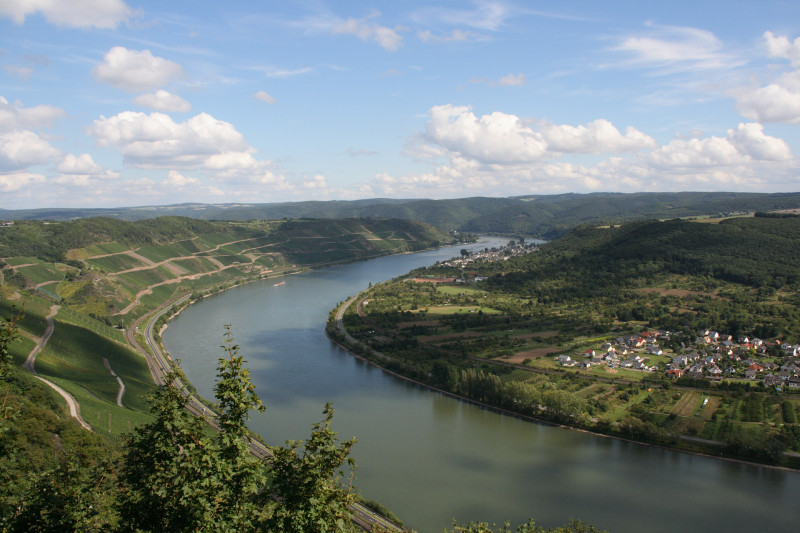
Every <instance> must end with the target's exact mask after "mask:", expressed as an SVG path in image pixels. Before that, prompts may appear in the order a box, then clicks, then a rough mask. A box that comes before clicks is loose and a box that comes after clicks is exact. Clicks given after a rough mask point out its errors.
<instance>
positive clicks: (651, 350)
mask: <svg viewBox="0 0 800 533" xmlns="http://www.w3.org/2000/svg"><path fill="white" fill-rule="evenodd" d="M645 352H647V353H649V354H650V355H661V354H662V353H664V352H663V350H661V348H659V347H658V346H656V345H655V344H651V345H650V346H648V347H647V348H646V349H645Z"/></svg>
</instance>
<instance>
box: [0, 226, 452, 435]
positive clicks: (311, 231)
mask: <svg viewBox="0 0 800 533" xmlns="http://www.w3.org/2000/svg"><path fill="white" fill-rule="evenodd" d="M4 230H8V231H4V232H3V233H1V234H0V257H4V260H5V263H6V264H7V265H13V266H16V267H17V268H6V269H4V270H2V271H1V273H2V278H0V280H2V282H3V283H2V286H0V317H8V316H11V314H12V313H13V310H14V306H15V305H16V306H17V307H23V310H24V318H23V320H22V322H21V323H20V327H21V329H22V330H23V338H22V339H20V340H19V341H17V342H15V343H14V345H13V346H12V350H11V351H12V355H13V356H14V360H15V362H16V363H18V364H21V363H22V362H23V361H24V360H25V358H26V357H27V355H28V353H30V351H31V350H32V349H33V347H34V346H35V341H36V340H37V338H38V337H40V336H41V335H42V334H43V333H44V332H45V329H46V327H47V324H46V321H45V318H44V317H45V316H46V315H47V314H48V312H49V309H50V306H51V305H52V303H54V300H53V299H52V298H49V297H48V296H47V295H46V294H44V293H42V292H40V291H38V290H36V289H35V288H34V286H35V285H36V284H39V283H42V282H46V281H52V282H54V283H51V284H48V285H47V286H46V288H47V289H48V292H49V293H50V294H57V295H58V296H60V297H61V300H60V301H58V303H59V305H60V306H61V309H60V310H59V312H58V314H57V315H56V318H55V329H54V333H53V335H52V337H51V338H50V341H49V342H48V344H47V346H46V348H45V349H44V350H43V351H42V352H41V353H40V354H39V355H38V356H37V361H36V369H37V372H38V373H40V374H41V375H42V376H45V377H47V378H49V379H51V380H52V381H54V382H55V383H57V384H59V385H60V386H61V387H63V388H64V389H65V390H67V391H68V392H70V393H71V394H72V395H73V396H75V398H76V399H77V400H78V402H79V403H80V405H81V409H82V415H83V418H84V419H85V420H86V421H87V422H88V423H89V424H91V425H92V426H95V429H96V430H98V431H102V432H103V433H104V434H111V435H113V436H117V435H120V434H122V433H124V432H126V431H128V429H129V428H130V427H133V426H135V425H137V424H139V423H141V422H142V421H144V420H147V419H148V416H149V415H148V414H147V412H148V410H149V409H148V405H147V403H146V401H145V395H146V394H147V392H148V391H149V389H150V387H151V378H150V374H149V370H148V368H147V365H146V362H145V360H144V359H143V358H142V357H141V356H140V355H139V354H137V353H135V352H133V351H132V350H131V349H129V348H128V347H127V346H126V345H124V337H123V335H122V333H121V331H120V330H118V329H116V328H113V327H110V326H109V324H108V323H111V324H114V325H116V324H118V323H121V324H123V325H124V324H130V323H131V321H132V320H133V317H135V316H136V314H137V313H142V312H145V311H147V310H148V309H153V308H155V307H156V306H158V305H159V304H161V303H162V302H164V301H166V300H168V299H169V298H171V297H174V296H175V295H176V294H178V293H182V292H188V291H191V290H198V289H207V288H209V287H214V288H216V287H219V286H223V285H227V284H230V283H233V282H235V281H237V280H243V279H248V278H252V277H255V276H259V275H263V274H265V273H269V272H270V271H278V272H279V271H283V270H285V269H287V268H295V269H296V268H298V267H303V266H305V265H318V264H324V263H332V262H337V261H350V260H354V259H359V258H366V257H372V256H377V255H383V254H387V253H396V252H403V251H408V250H414V249H418V248H427V247H431V246H434V245H437V244H439V243H440V242H442V241H444V240H445V239H449V237H448V236H447V235H445V234H443V233H441V232H439V231H438V230H435V229H433V228H430V227H427V226H424V225H421V224H418V223H413V222H408V221H390V220H379V219H374V220H356V219H352V220H341V221H323V220H300V221H275V222H233V223H231V222H206V221H201V220H194V219H182V218H175V217H171V218H162V219H157V220H147V221H143V222H139V223H130V222H124V221H119V220H113V219H92V220H79V221H75V222H64V223H47V224H44V223H41V222H22V223H17V224H15V225H14V226H13V227H11V228H4ZM131 250H133V251H134V252H135V254H138V255H139V256H141V257H144V258H146V259H147V260H149V261H152V262H154V263H159V264H156V265H152V264H148V263H147V262H146V261H144V260H142V259H139V258H137V257H135V256H132V255H130V254H129V253H128V252H129V251H131ZM108 254H114V255H108ZM98 255H105V256H106V257H94V256H98ZM29 264H30V265H31V266H19V265H29ZM134 268H140V269H141V270H133V271H129V272H124V271H126V270H130V269H134ZM220 269H221V270H220ZM123 272H124V273H123ZM187 276H192V277H191V278H188V277H187ZM181 277H187V278H186V279H183V280H182V281H180V280H179V278H181ZM174 281H180V283H171V282H174ZM164 282H170V283H167V284H163V285H157V284H160V283H164ZM156 285H157V286H156ZM23 288H27V290H24V289H23ZM148 288H149V292H147V293H143V292H144V291H145V290H146V289H148ZM141 293H143V294H141ZM137 294H141V303H140V305H139V306H138V307H137V308H135V309H134V310H133V312H131V313H129V314H124V315H120V314H118V313H119V311H120V310H121V309H122V308H123V307H125V306H127V305H128V304H130V303H131V302H132V301H133V299H134V297H136V295H137ZM90 313H91V314H92V315H94V316H89V314H90ZM95 317H97V318H95ZM103 358H105V359H107V360H108V362H109V364H110V366H111V368H112V369H113V370H114V371H115V372H116V374H117V375H118V376H120V377H121V378H122V380H123V382H124V383H125V386H126V393H125V396H124V399H123V402H124V404H125V407H124V408H120V407H118V406H117V405H116V395H117V391H118V383H117V381H116V379H115V378H114V377H113V376H112V375H111V374H110V373H109V371H108V370H107V369H106V367H105V365H104V363H103ZM55 401H56V403H58V404H61V403H62V400H59V399H57V400H55ZM60 411H62V409H61V408H60ZM58 416H63V413H60V414H59V415H58ZM109 423H110V426H109Z"/></svg>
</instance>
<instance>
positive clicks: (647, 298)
mask: <svg viewBox="0 0 800 533" xmlns="http://www.w3.org/2000/svg"><path fill="white" fill-rule="evenodd" d="M798 260H800V217H796V216H794V217H775V216H757V217H752V218H734V219H729V220H724V221H722V222H720V223H701V222H689V221H683V220H669V221H663V222H659V221H641V222H631V223H628V224H624V225H621V226H588V225H584V226H580V227H578V228H576V229H574V230H573V231H572V232H570V233H569V234H568V235H567V236H565V237H563V238H562V239H559V240H557V241H553V242H551V243H548V244H546V245H543V246H541V247H539V248H537V247H535V246H531V245H527V246H524V245H523V246H521V245H520V244H519V243H515V245H514V246H512V247H507V248H506V249H504V250H499V251H495V252H492V251H485V252H482V253H479V254H476V256H475V257H470V255H469V254H465V255H464V256H462V257H459V258H454V259H453V260H450V261H446V262H443V263H440V264H437V265H435V266H433V267H430V268H425V269H419V270H415V271H413V272H411V273H409V275H408V276H407V279H409V280H414V281H415V282H413V283H412V282H396V283H387V284H379V285H378V286H376V287H374V288H371V289H370V290H369V291H367V292H366V293H364V294H363V295H361V296H360V297H361V298H364V299H368V300H369V305H368V306H360V307H359V312H356V306H355V305H352V306H351V308H350V309H349V310H348V312H347V313H346V314H345V321H344V323H345V326H346V329H347V333H349V334H350V335H352V336H353V337H355V338H356V339H358V340H359V341H360V342H359V344H358V345H356V346H353V347H352V349H353V350H354V351H356V352H357V353H359V354H362V355H364V356H366V357H368V358H373V359H374V360H375V362H376V363H377V364H381V365H383V366H387V367H389V368H391V369H392V370H394V371H396V372H399V373H401V374H403V375H406V376H409V377H411V378H414V379H416V380H419V381H422V382H425V383H428V384H431V385H433V386H436V387H439V388H442V389H445V390H447V391H450V392H454V393H456V394H459V395H461V396H464V397H466V398H470V399H474V400H477V401H481V402H484V403H488V404H490V405H495V406H497V407H502V408H504V409H509V410H512V411H517V412H520V413H522V414H525V415H532V416H535V417H537V418H546V419H550V420H554V421H557V422H559V423H565V424H568V425H575V426H580V427H586V428H590V429H593V430H596V431H601V432H605V433H611V434H621V435H624V436H626V437H628V438H634V439H639V440H644V441H648V442H657V443H659V444H665V445H668V446H676V447H679V448H684V449H702V450H703V451H704V452H708V453H714V454H720V453H724V454H729V455H733V456H739V457H748V458H756V459H758V460H767V461H770V462H777V463H781V462H784V463H786V462H787V461H788V462H791V461H793V459H790V458H789V456H783V455H782V453H781V452H782V451H783V450H791V451H793V452H800V425H798V424H797V420H798V419H799V418H800V417H799V416H798V415H800V398H798V395H797V391H798V389H799V388H798V387H795V384H800V380H798V379H797V378H800V365H798V364H797V362H798V360H799V359H800V358H798V357H797V356H796V355H792V354H793V353H794V352H795V349H796V348H795V347H796V346H797V345H798V344H800V268H798ZM446 280H452V281H450V282H448V281H446ZM653 332H656V333H655V334H654V333H653ZM658 332H662V333H658ZM707 332H717V334H718V335H719V337H717V336H714V337H713V338H711V337H707V335H708V333H707ZM329 333H330V334H331V335H332V336H333V337H335V338H337V339H339V340H340V341H342V342H344V339H343V338H341V337H340V336H339V334H338V332H337V329H336V327H335V324H334V323H333V322H331V324H329ZM648 339H649V341H648ZM655 339H658V340H657V341H656V340H655ZM719 339H724V340H725V342H726V343H725V344H723V341H722V340H719ZM743 339H748V340H743ZM751 339H760V340H759V342H762V341H763V344H756V343H755V342H754V341H751ZM777 339H780V340H778V341H777V342H776V340H777ZM611 348H613V350H611ZM646 350H649V351H646ZM607 351H608V353H612V352H614V355H613V356H609V357H607ZM376 352H378V353H379V354H382V355H375V353H376ZM387 356H388V359H387ZM678 356H684V357H685V359H683V358H679V357H678ZM557 357H558V358H557ZM637 357H638V359H637ZM676 358H678V359H676ZM669 369H674V372H672V373H671V374H670V375H671V376H675V377H678V376H682V377H680V378H679V379H678V380H677V382H676V381H675V378H673V377H668V376H667V370H669ZM779 373H780V376H779ZM770 374H771V379H770V380H767V379H766V378H765V377H766V376H768V375H770ZM791 379H795V380H796V381H794V382H790V381H789V380H791ZM676 383H677V385H679V386H684V387H693V388H691V389H682V390H679V391H676V392H669V391H670V389H672V388H674V387H675V385H676ZM793 387H794V388H793ZM709 406H710V407H709ZM694 437H700V438H702V439H705V441H697V440H694V441H692V440H687V438H689V439H691V438H694ZM699 442H705V443H704V444H699ZM794 466H795V467H797V462H795V463H794Z"/></svg>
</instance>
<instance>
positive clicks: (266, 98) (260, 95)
mask: <svg viewBox="0 0 800 533" xmlns="http://www.w3.org/2000/svg"><path fill="white" fill-rule="evenodd" d="M253 97H254V98H255V99H256V100H261V101H262V102H264V103H266V104H274V103H275V98H273V97H272V96H270V94H269V93H267V92H266V91H258V92H257V93H256V94H254V95H253Z"/></svg>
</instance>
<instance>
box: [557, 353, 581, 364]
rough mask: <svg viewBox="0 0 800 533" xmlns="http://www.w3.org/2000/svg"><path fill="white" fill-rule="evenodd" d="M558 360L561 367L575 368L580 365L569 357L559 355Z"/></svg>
mask: <svg viewBox="0 0 800 533" xmlns="http://www.w3.org/2000/svg"><path fill="white" fill-rule="evenodd" d="M556 360H557V361H558V362H559V363H561V366H575V365H577V364H578V362H577V361H573V360H572V358H571V357H570V356H568V355H559V356H558V357H557V358H556Z"/></svg>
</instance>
